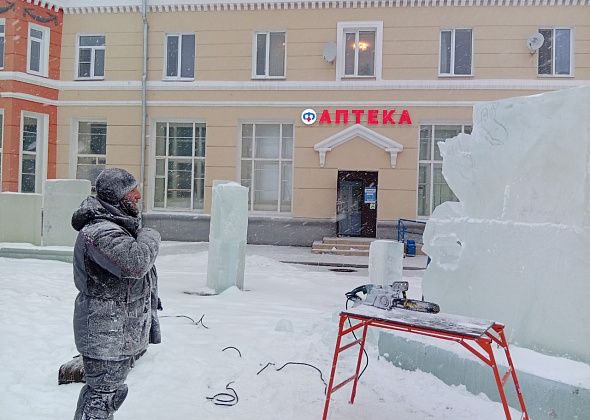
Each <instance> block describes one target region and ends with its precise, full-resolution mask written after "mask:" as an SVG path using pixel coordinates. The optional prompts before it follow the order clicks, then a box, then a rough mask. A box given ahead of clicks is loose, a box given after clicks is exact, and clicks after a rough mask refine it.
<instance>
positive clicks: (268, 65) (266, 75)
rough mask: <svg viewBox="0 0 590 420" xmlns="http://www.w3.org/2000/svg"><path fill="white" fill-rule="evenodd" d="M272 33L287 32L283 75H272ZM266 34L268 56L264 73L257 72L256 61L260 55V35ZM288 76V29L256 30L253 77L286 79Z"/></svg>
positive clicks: (253, 50) (253, 38) (254, 35)
mask: <svg viewBox="0 0 590 420" xmlns="http://www.w3.org/2000/svg"><path fill="white" fill-rule="evenodd" d="M271 33H284V34H285V56H284V57H283V63H284V64H283V75H282V76H270V75H269V73H270V70H269V68H270V34H271ZM261 34H265V35H266V57H265V59H264V60H265V63H264V75H257V74H256V62H257V60H256V59H257V57H258V42H257V37H258V35H261ZM286 78H287V31H286V30H282V29H281V30H274V31H256V32H254V34H253V36H252V79H275V80H276V79H279V80H281V79H286Z"/></svg>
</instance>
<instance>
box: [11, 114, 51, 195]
mask: <svg viewBox="0 0 590 420" xmlns="http://www.w3.org/2000/svg"><path fill="white" fill-rule="evenodd" d="M25 117H28V118H35V119H36V120H37V144H36V147H35V149H36V150H35V153H34V154H35V156H36V158H35V191H34V193H35V194H42V193H43V185H44V183H45V180H46V179H47V145H48V140H49V138H48V128H49V115H47V114H39V113H36V112H29V111H22V112H21V118H20V133H19V137H20V139H19V152H18V191H19V192H21V193H22V175H23V154H24V153H23V134H24V124H25ZM26 154H28V155H31V154H33V153H31V152H27V153H26Z"/></svg>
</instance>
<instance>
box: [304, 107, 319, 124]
mask: <svg viewBox="0 0 590 420" xmlns="http://www.w3.org/2000/svg"><path fill="white" fill-rule="evenodd" d="M317 118H318V116H317V114H316V113H315V111H314V110H313V109H311V108H308V109H304V110H303V112H302V113H301V121H303V124H305V125H312V124H313V123H314V122H315V121H316V119H317Z"/></svg>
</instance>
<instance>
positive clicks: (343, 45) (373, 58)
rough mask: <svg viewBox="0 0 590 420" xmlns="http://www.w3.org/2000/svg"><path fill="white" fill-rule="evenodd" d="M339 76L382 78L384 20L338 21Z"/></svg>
mask: <svg viewBox="0 0 590 420" xmlns="http://www.w3.org/2000/svg"><path fill="white" fill-rule="evenodd" d="M337 40H338V41H337V47H336V48H337V51H338V54H336V69H337V70H336V71H337V74H336V75H337V77H338V78H346V77H369V78H376V79H380V78H381V56H382V44H383V22H340V23H338V37H337Z"/></svg>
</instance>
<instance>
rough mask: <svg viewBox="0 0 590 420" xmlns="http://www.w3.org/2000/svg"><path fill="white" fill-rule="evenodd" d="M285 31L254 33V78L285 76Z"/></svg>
mask: <svg viewBox="0 0 590 420" xmlns="http://www.w3.org/2000/svg"><path fill="white" fill-rule="evenodd" d="M285 36H286V33H285V32H256V33H255V34H254V51H255V52H256V54H255V55H254V57H253V58H254V60H255V62H254V65H253V67H254V68H255V72H254V75H253V77H254V78H274V77H276V78H284V77H285V60H286V54H285V49H286V47H285V46H286V43H285Z"/></svg>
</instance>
